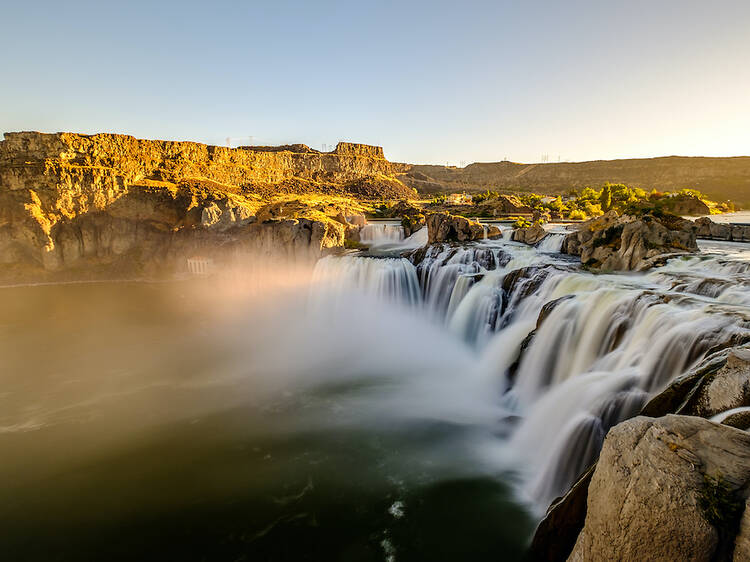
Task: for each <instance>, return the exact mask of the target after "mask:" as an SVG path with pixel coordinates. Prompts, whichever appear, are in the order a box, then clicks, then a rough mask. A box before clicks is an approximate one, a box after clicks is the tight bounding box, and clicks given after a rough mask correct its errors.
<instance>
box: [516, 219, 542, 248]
mask: <svg viewBox="0 0 750 562" xmlns="http://www.w3.org/2000/svg"><path fill="white" fill-rule="evenodd" d="M547 234H548V232H547V231H546V230H544V227H543V226H542V225H541V224H539V223H534V224H533V225H531V226H527V227H523V228H516V229H515V230H513V235H512V237H511V240H515V241H516V242H523V243H524V244H530V245H532V246H533V245H534V244H537V243H539V242H541V241H542V239H543V238H544V237H545V236H547Z"/></svg>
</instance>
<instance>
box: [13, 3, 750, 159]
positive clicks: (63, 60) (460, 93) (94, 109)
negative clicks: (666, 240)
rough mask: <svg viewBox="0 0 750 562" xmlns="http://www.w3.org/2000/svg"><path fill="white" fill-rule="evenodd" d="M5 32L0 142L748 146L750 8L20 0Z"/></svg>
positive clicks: (403, 152) (603, 150)
mask: <svg viewBox="0 0 750 562" xmlns="http://www.w3.org/2000/svg"><path fill="white" fill-rule="evenodd" d="M0 34H1V36H2V42H3V56H2V58H0V77H1V78H0V131H15V130H28V129H34V130H42V131H60V130H66V131H77V132H89V133H92V132H102V131H107V132H110V131H111V132H119V133H128V134H132V135H136V136H139V137H145V138H164V139H186V140H198V141H203V142H209V143H215V144H224V143H225V140H224V139H225V138H226V137H245V136H249V135H252V136H253V137H254V141H255V142H256V143H272V144H279V143H287V142H304V143H307V144H309V145H311V146H314V147H316V148H321V145H322V144H323V143H326V144H329V145H331V144H333V143H335V142H336V141H338V140H353V141H360V142H366V143H371V144H380V145H383V146H384V147H385V151H386V156H388V157H389V158H390V159H392V160H398V161H407V162H416V163H445V162H450V163H452V164H458V163H460V162H462V161H465V162H467V163H468V162H473V161H496V160H502V159H503V158H504V157H508V158H509V159H511V160H515V161H523V162H526V161H539V160H540V158H541V155H542V154H545V153H546V154H548V155H549V159H550V160H554V161H556V160H557V159H558V156H559V157H560V158H561V159H562V160H589V159H597V158H626V157H634V156H658V155H668V154H682V155H716V156H724V155H738V154H750V2H748V1H747V0H742V1H740V0H737V1H734V0H733V1H722V0H715V1H713V2H707V1H694V0H650V1H641V0H627V1H625V0H623V1H614V0H596V1H594V0H592V1H586V2H576V1H572V0H560V1H547V2H543V1H536V2H534V1H521V0H518V1H517V2H500V1H494V2H493V1H481V2H480V1H463V2H455V1H454V2H443V1H430V2H427V1H425V2H421V1H420V2H409V1H401V2H391V1H388V0H380V1H379V0H367V1H364V2H357V1H352V0H350V1H346V2H326V1H319V2H312V1H296V2H291V1H283V0H264V1H263V2H252V1H248V2H226V1H214V2H206V1H201V2H193V1H192V0H183V1H180V2H173V1H158V0H152V1H141V0H131V1H124V0H120V1H118V2H106V1H101V2H81V1H78V0H68V1H65V2H62V1H56V2H47V1H35V2H31V1H29V2H8V3H6V4H5V5H4V6H3V9H2V16H1V17H0ZM238 142H239V143H246V142H247V141H246V140H244V139H240V140H239V141H236V142H235V144H237V143H238Z"/></svg>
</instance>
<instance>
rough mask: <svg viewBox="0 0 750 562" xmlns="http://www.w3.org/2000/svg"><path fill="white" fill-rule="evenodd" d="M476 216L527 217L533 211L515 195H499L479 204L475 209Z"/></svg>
mask: <svg viewBox="0 0 750 562" xmlns="http://www.w3.org/2000/svg"><path fill="white" fill-rule="evenodd" d="M476 212H477V214H479V215H481V216H484V217H489V216H492V217H497V216H503V215H528V214H531V213H532V212H533V209H532V208H531V207H529V206H528V205H524V204H523V203H521V200H520V199H518V197H516V196H515V195H499V196H498V197H493V198H491V199H488V200H487V201H484V202H482V203H480V204H479V205H478V206H477V208H476Z"/></svg>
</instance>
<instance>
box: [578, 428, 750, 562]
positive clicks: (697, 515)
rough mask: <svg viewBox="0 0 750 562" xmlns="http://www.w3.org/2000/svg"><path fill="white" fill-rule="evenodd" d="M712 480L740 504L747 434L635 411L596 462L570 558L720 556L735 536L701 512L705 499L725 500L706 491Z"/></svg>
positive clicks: (747, 462) (748, 454)
mask: <svg viewBox="0 0 750 562" xmlns="http://www.w3.org/2000/svg"><path fill="white" fill-rule="evenodd" d="M711 479H720V481H721V482H723V483H724V484H725V485H726V486H727V489H728V493H729V494H731V495H733V496H732V497H734V496H735V495H736V497H737V498H738V499H737V501H740V500H739V498H743V499H742V500H741V501H743V502H744V497H745V495H746V487H747V485H748V484H749V483H750V434H748V433H745V432H743V431H740V430H737V429H734V428H731V427H728V426H725V425H720V424H716V423H713V422H710V421H708V420H705V419H702V418H697V417H691V416H674V415H668V416H665V417H663V418H658V419H652V418H646V417H638V418H634V419H631V420H628V421H626V422H623V423H621V424H619V425H617V426H615V427H614V428H613V429H612V430H610V432H609V433H608V435H607V438H606V440H605V442H604V446H603V448H602V452H601V455H600V457H599V461H598V463H597V465H596V469H595V471H594V474H593V477H592V480H591V484H590V486H589V489H588V500H587V513H586V521H585V524H584V527H583V530H582V531H581V533H580V535H579V536H578V539H577V541H576V544H575V547H574V548H573V552H572V553H571V555H570V558H569V560H574V561H595V560H623V561H626V560H633V561H636V560H638V561H640V560H652V561H659V560H663V561H673V560H694V561H707V562H708V561H710V560H713V559H715V557H717V556H718V557H720V558H721V557H724V556H725V555H726V552H727V551H731V549H732V547H733V543H734V535H731V533H729V529H727V528H724V527H722V526H721V525H719V524H718V523H717V522H716V521H715V520H712V518H711V516H710V514H709V513H708V512H707V511H706V504H705V502H706V501H708V502H709V503H710V502H711V501H712V500H715V501H717V502H720V503H721V502H722V501H726V498H721V497H716V498H712V497H711V493H712V492H711V488H710V486H709V487H707V482H711ZM731 501H734V500H731ZM719 509H720V510H721V509H724V506H722V505H719ZM733 509H734V506H731V505H729V506H726V510H727V511H729V510H733ZM730 535H731V536H730ZM727 543H728V544H727Z"/></svg>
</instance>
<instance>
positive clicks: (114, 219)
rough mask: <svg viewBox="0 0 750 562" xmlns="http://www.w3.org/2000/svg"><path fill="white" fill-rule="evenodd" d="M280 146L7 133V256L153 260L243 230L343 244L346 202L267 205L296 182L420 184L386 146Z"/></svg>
mask: <svg viewBox="0 0 750 562" xmlns="http://www.w3.org/2000/svg"><path fill="white" fill-rule="evenodd" d="M278 148H280V150H270V149H267V148H264V147H256V148H254V147H245V148H237V149H234V148H225V147H217V146H208V145H205V144H200V143H194V142H171V141H152V140H141V139H136V138H134V137H131V136H126V135H114V134H98V135H79V134H74V133H54V134H43V133H37V132H21V133H6V135H5V140H4V141H2V142H0V264H4V265H5V266H6V267H5V268H4V271H5V272H8V271H10V270H11V269H12V268H14V267H20V266H24V267H31V268H34V267H37V268H40V269H41V270H44V271H56V270H61V269H65V268H70V267H76V266H90V265H91V264H92V262H97V263H111V262H113V261H123V260H121V259H120V257H121V256H124V255H128V256H129V265H130V266H133V265H134V264H135V262H136V261H137V262H139V263H140V265H144V266H145V265H146V264H149V263H151V264H153V263H162V264H163V263H167V262H169V261H170V260H172V261H173V260H174V259H177V258H176V256H180V259H181V258H182V257H184V256H183V254H185V253H190V252H194V251H196V248H200V247H204V246H206V245H213V244H222V245H226V244H230V243H233V242H236V241H237V240H238V239H240V238H241V239H242V240H243V243H248V242H249V241H253V240H256V241H257V242H258V244H259V245H260V246H261V247H263V248H265V249H266V250H267V249H269V248H270V247H271V246H273V244H270V243H269V242H268V240H269V237H270V238H274V239H277V240H278V242H279V248H280V249H282V250H284V249H285V248H287V246H288V245H289V244H293V245H294V247H295V248H298V250H299V251H300V252H303V253H310V254H311V255H312V256H315V255H319V254H320V252H321V251H322V250H323V249H325V248H327V247H333V246H340V245H342V244H343V242H344V234H345V229H346V227H347V225H346V224H345V223H346V220H345V219H343V222H342V220H338V221H336V220H333V217H335V216H338V215H342V216H343V214H342V209H340V208H339V207H340V206H336V205H334V204H331V203H326V202H325V201H323V202H321V203H320V204H319V205H306V206H305V205H303V206H300V205H291V207H293V212H290V213H284V212H283V205H282V212H278V211H279V209H276V211H277V212H276V213H275V214H274V216H266V217H265V219H264V220H262V221H258V220H256V219H257V217H256V215H257V213H258V212H260V211H262V210H263V209H264V207H266V206H268V205H269V204H270V203H271V202H272V201H273V200H274V199H276V198H278V197H280V196H285V195H289V194H294V195H321V194H322V195H325V196H326V197H327V198H329V199H330V200H335V199H336V198H337V196H353V197H356V198H358V199H370V198H374V199H390V198H403V197H413V196H414V195H415V193H414V191H413V190H411V189H410V188H408V187H406V186H405V185H404V184H403V183H401V182H400V181H399V180H398V179H397V178H396V174H397V173H399V172H401V171H403V166H401V165H398V164H393V163H391V162H389V161H388V160H386V159H385V158H384V156H383V151H382V148H380V147H373V146H367V145H358V144H351V143H340V144H339V145H338V146H337V147H336V150H334V151H333V152H328V153H321V152H318V151H314V150H312V149H309V148H308V147H304V145H294V146H290V147H278ZM266 215H268V213H266ZM308 250H309V251H308ZM294 251H295V252H297V250H294ZM133 253H137V254H138V256H137V259H136V256H134V255H132V254H133ZM126 261H127V260H126ZM123 267H125V268H127V267H128V266H123Z"/></svg>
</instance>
